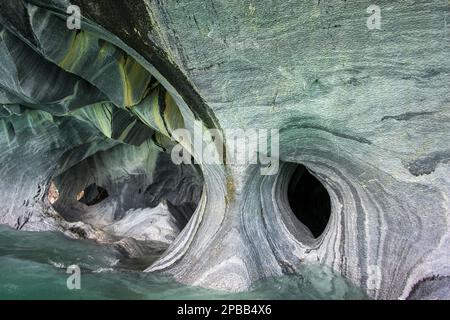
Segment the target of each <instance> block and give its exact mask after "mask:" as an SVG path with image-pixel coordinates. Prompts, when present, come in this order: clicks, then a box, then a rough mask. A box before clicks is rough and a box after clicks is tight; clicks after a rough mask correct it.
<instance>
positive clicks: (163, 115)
mask: <svg viewBox="0 0 450 320" xmlns="http://www.w3.org/2000/svg"><path fill="white" fill-rule="evenodd" d="M72 3H74V4H77V5H79V6H80V8H81V11H82V14H83V19H84V20H83V31H81V33H79V34H78V35H76V34H75V31H68V30H67V29H66V28H65V21H64V17H65V8H66V7H67V5H68V4H69V2H68V1H63V0H52V1H40V0H27V1H12V0H7V1H3V2H2V3H1V5H0V9H1V11H0V12H1V13H0V23H1V25H2V26H3V27H2V29H1V32H0V36H1V39H2V41H1V42H0V70H2V73H1V75H0V99H1V101H0V103H1V108H0V128H1V130H2V131H3V133H4V134H3V135H2V136H1V138H0V150H1V156H0V159H1V160H2V163H3V166H2V167H1V169H0V178H1V181H2V185H1V192H0V202H1V203H2V204H3V206H2V207H1V208H0V222H1V223H4V224H9V225H11V226H14V227H16V228H18V229H24V230H48V229H51V230H60V229H63V231H65V232H68V233H70V227H68V225H70V224H71V223H74V222H70V221H66V220H65V219H63V215H64V214H63V211H64V209H61V210H58V211H61V215H62V216H61V215H60V214H59V213H58V212H55V211H54V210H52V208H51V207H50V206H49V205H48V203H46V202H45V196H46V191H47V189H48V187H49V185H50V182H51V180H52V179H53V178H56V177H58V176H59V177H64V176H67V178H66V179H61V180H62V182H61V183H62V185H64V183H68V184H69V187H61V188H62V189H61V190H62V194H63V198H62V201H64V199H66V197H67V198H70V199H71V201H72V202H75V201H74V196H75V195H76V194H77V192H79V191H81V190H82V188H84V187H86V186H87V185H88V184H90V183H91V182H92V181H88V179H86V180H84V181H80V182H79V183H78V182H77V183H74V186H76V190H70V183H73V181H75V180H74V178H73V177H70V176H71V175H75V176H76V175H78V174H79V173H80V172H84V171H86V170H89V169H92V170H94V171H95V172H97V173H98V177H96V180H98V179H100V178H101V179H105V180H107V181H108V185H111V186H114V185H115V186H116V187H115V188H116V189H117V194H116V193H115V192H113V194H114V195H113V196H112V197H111V199H110V200H109V202H105V203H104V204H103V205H100V207H106V205H107V204H108V203H109V204H111V203H114V205H115V207H110V209H108V210H109V211H108V210H107V209H106V208H104V209H105V211H104V216H102V215H101V213H100V211H98V213H97V212H95V213H94V214H92V213H91V215H90V217H91V218H93V219H94V220H95V219H98V220H101V219H100V218H104V221H107V222H108V223H112V222H114V220H121V219H122V218H123V217H124V216H125V219H127V218H126V217H127V215H126V213H127V212H128V210H130V209H132V208H144V207H145V206H148V203H146V202H145V201H148V199H150V198H152V199H160V198H161V197H160V196H155V194H154V193H153V192H154V191H155V190H160V191H161V193H160V195H163V194H164V195H166V197H169V196H168V194H169V192H167V190H168V188H167V187H165V188H164V187H158V186H164V181H165V179H162V180H159V179H158V181H160V183H157V184H156V185H153V187H152V188H150V190H152V195H153V197H149V196H150V195H149V194H148V193H147V194H145V193H144V195H142V199H140V197H139V196H136V197H131V196H130V195H131V194H133V195H136V189H139V187H140V186H141V185H142V186H145V185H146V186H148V185H149V184H150V185H151V184H152V183H153V182H154V181H153V178H152V177H153V176H154V175H156V174H157V172H158V170H161V169H164V168H166V166H169V167H170V165H169V164H168V162H164V163H165V164H166V165H164V164H163V165H162V166H156V165H153V166H148V163H147V162H145V161H143V158H140V157H139V156H138V155H137V154H136V153H134V151H133V150H135V149H139V150H141V152H142V153H143V154H146V153H149V154H152V155H153V156H152V160H151V161H150V162H151V163H153V164H154V163H155V161H156V159H157V158H158V157H159V156H158V157H156V155H157V154H160V153H162V151H163V150H164V149H167V148H168V147H170V146H171V143H173V142H170V140H169V138H170V136H171V134H172V130H173V129H176V128H178V127H185V128H187V129H189V130H190V131H193V130H194V126H195V124H194V121H193V120H194V119H197V120H201V121H202V125H203V126H204V127H206V128H219V129H226V128H244V129H246V128H265V129H279V130H280V139H281V141H280V145H281V150H280V162H281V166H280V170H279V172H278V174H277V175H275V176H261V175H260V170H259V169H260V168H259V167H258V166H256V165H254V166H252V165H249V166H241V167H238V166H233V165H226V166H212V165H201V171H202V173H201V175H202V176H203V183H204V185H203V193H202V195H201V198H200V195H199V189H200V188H201V187H199V181H200V180H201V179H200V178H199V175H195V174H191V173H186V174H187V176H189V177H190V178H189V179H188V180H189V181H190V182H189V183H188V184H187V185H186V186H185V187H179V186H180V185H182V184H181V181H183V179H182V178H183V176H184V174H178V173H176V174H175V175H174V178H173V179H172V180H171V179H170V178H169V177H168V180H169V181H172V182H170V183H169V186H172V187H173V189H174V190H177V188H178V187H179V189H178V190H185V191H186V190H191V189H190V187H189V186H190V185H192V186H193V187H192V188H193V189H192V190H193V191H192V190H191V191H189V192H187V191H186V192H183V193H182V194H183V196H181V198H180V199H179V201H178V203H177V205H182V204H183V202H184V203H185V204H187V203H192V202H193V198H195V199H194V200H197V201H199V202H198V206H197V209H196V210H195V213H194V214H193V215H192V217H190V220H189V223H188V224H187V226H186V227H185V228H184V229H183V231H181V233H180V234H179V235H178V236H177V238H176V239H175V240H174V242H173V243H172V245H171V246H170V247H169V249H168V250H167V251H166V252H165V254H164V255H163V256H162V257H161V258H160V259H159V260H158V261H156V262H155V263H154V264H153V265H152V266H150V267H149V268H148V269H147V271H149V272H159V273H163V274H168V275H171V276H173V277H175V278H176V279H178V280H179V281H181V282H184V283H188V284H194V285H200V286H204V287H211V288H217V289H224V290H231V291H238V290H245V289H248V288H249V287H250V285H251V284H252V283H253V282H255V281H256V280H258V279H261V278H263V277H267V276H276V275H282V274H286V273H291V272H300V270H301V266H302V265H303V264H312V263H315V264H317V263H318V264H322V265H325V266H327V267H330V268H331V269H332V270H334V271H335V272H338V273H340V274H342V275H343V276H345V277H347V278H348V279H350V280H351V281H353V282H354V283H355V284H357V285H358V286H360V287H361V288H363V289H364V290H365V291H366V292H367V293H368V294H369V295H370V296H371V297H373V298H379V299H397V298H402V299H404V298H408V297H409V296H410V295H411V296H410V297H411V298H416V299H420V298H427V297H433V298H450V297H449V296H448V290H445V289H444V285H443V284H445V283H447V282H448V281H446V280H439V279H447V278H448V276H450V251H449V247H450V237H449V236H450V232H449V222H448V221H449V203H448V195H449V186H450V181H449V173H450V172H449V167H448V161H449V159H450V151H449V150H450V149H449V144H448V136H449V133H450V121H449V116H450V111H449V110H450V108H449V107H450V93H449V86H448V83H450V82H449V80H450V72H449V57H450V47H449V46H450V43H449V37H450V35H449V30H448V28H447V21H448V14H449V2H448V1H445V0H436V1H419V0H418V1H378V3H377V4H378V5H379V6H380V8H381V15H382V24H381V30H369V29H368V28H367V26H366V20H367V18H368V16H369V14H368V13H367V12H366V9H367V7H368V5H369V4H368V2H367V1H362V0H357V1H352V2H348V1H338V0H335V1H309V2H306V1H276V0H267V1H250V0H248V1H247V0H244V1H239V2H236V1H225V0H209V1H203V0H189V1H188V0H180V1H150V0H129V1H123V2H122V1H117V2H111V1H106V0H105V1H103V0H101V1H87V0H73V1H72ZM38 7H39V8H42V9H39V8H38ZM50 30H51V31H50ZM80 43H84V44H86V46H84V47H83V46H82V45H81V44H80ZM102 48H103V50H104V52H102V51H101V50H102ZM102 53H103V55H102ZM127 66H128V67H127ZM129 66H132V67H129ZM155 81H157V82H159V83H160V85H161V86H159V85H158V84H157V83H156V87H153V86H152V84H155ZM163 87H164V89H163ZM166 90H167V92H166ZM169 94H170V95H169ZM159 97H161V99H157V98H159ZM161 101H164V106H166V108H164V107H161V103H162V102H161ZM155 132H156V134H155ZM186 147H188V146H186ZM119 149H120V151H118V150H119ZM101 152H105V153H106V155H109V156H111V159H110V161H111V162H110V163H106V162H105V161H100V160H101V159H102V155H101ZM192 153H193V156H194V157H198V150H192ZM130 158H132V160H131V161H128V160H129V159H130ZM296 163H301V164H304V165H305V166H306V167H307V168H308V169H309V170H311V172H313V173H314V175H315V176H316V177H317V178H318V179H319V180H320V181H321V182H322V183H323V184H324V186H325V187H326V188H327V190H328V192H329V194H330V198H331V203H332V212H331V218H330V221H329V223H328V225H327V227H326V229H325V231H324V233H323V234H322V235H321V236H320V237H319V238H317V239H314V238H313V237H312V236H311V233H310V232H309V230H308V229H307V227H306V226H304V225H302V224H301V223H300V222H299V221H298V220H296V218H295V216H294V214H293V213H292V211H291V209H290V207H289V203H288V200H287V187H288V183H289V180H290V177H291V175H292V173H293V170H294V169H295V164H296ZM121 170H122V173H123V174H121V173H119V172H120V171H121ZM136 170H137V171H138V174H134V173H136ZM174 172H175V171H174ZM180 172H183V170H180ZM190 172H192V171H190ZM128 177H129V178H130V181H129V182H126V183H125V182H124V180H123V179H127V178H128ZM177 177H178V178H177ZM194 177H196V178H194ZM57 179H58V178H57ZM124 186H125V187H124ZM122 192H123V193H122ZM127 192H129V193H127ZM157 193H158V192H157ZM193 194H194V195H196V196H193ZM172 198H176V197H175V196H173V195H172ZM198 198H200V199H198ZM130 199H133V200H130ZM130 201H131V202H133V201H137V202H139V201H141V202H140V203H130ZM64 206H65V207H67V204H66V205H64ZM64 206H63V207H64ZM122 206H123V207H122ZM153 206H154V204H153ZM111 208H113V209H111ZM118 208H119V209H118ZM102 210H103V209H102ZM143 210H146V209H143ZM93 212H94V211H93ZM178 216H179V217H180V215H178ZM81 220H83V219H81ZM186 220H187V219H186ZM90 221H91V224H92V225H93V226H94V227H93V228H96V230H97V229H98V230H97V231H96V232H101V233H102V234H103V232H105V231H104V230H103V229H102V228H103V227H104V225H105V223H106V222H104V223H100V222H99V221H96V222H92V220H90ZM75 223H78V224H80V223H81V224H82V223H85V222H83V221H77V222H75ZM119 223H120V222H119ZM72 233H73V232H72ZM109 236H111V235H108V236H105V237H106V238H107V237H109ZM92 237H93V238H95V237H96V234H95V232H93V236H92ZM98 237H100V236H98ZM130 243H131V242H130ZM136 251H138V250H136ZM426 279H437V280H426Z"/></svg>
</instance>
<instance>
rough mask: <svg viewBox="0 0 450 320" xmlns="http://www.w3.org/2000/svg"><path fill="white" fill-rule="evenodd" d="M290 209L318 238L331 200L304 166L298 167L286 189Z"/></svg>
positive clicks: (324, 225) (325, 190) (326, 222)
mask: <svg viewBox="0 0 450 320" xmlns="http://www.w3.org/2000/svg"><path fill="white" fill-rule="evenodd" d="M288 199H289V204H290V206H291V209H292V211H293V213H294V214H295V216H296V217H297V219H298V220H299V221H300V222H301V223H303V224H304V225H305V226H306V227H307V228H308V229H309V230H310V231H311V233H312V234H313V236H314V238H318V237H320V235H322V233H323V232H324V231H325V228H326V226H327V224H328V221H329V219H330V215H331V200H330V196H329V194H328V191H327V189H326V188H325V187H324V185H323V184H322V183H321V182H320V181H319V180H318V179H317V178H316V177H315V176H314V175H313V174H311V172H310V171H309V170H308V169H307V168H306V167H305V166H304V165H301V164H300V165H298V166H297V168H296V169H295V172H294V174H293V175H292V178H291V181H290V183H289V189H288Z"/></svg>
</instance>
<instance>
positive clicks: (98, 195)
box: [78, 183, 109, 206]
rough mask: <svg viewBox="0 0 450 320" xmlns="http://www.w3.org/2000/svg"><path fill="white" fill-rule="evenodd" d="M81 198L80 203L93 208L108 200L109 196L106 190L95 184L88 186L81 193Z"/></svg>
mask: <svg viewBox="0 0 450 320" xmlns="http://www.w3.org/2000/svg"><path fill="white" fill-rule="evenodd" d="M79 197H80V198H79V200H78V201H80V202H81V203H84V204H85V205H88V206H93V205H96V204H98V203H100V202H102V201H103V200H105V199H106V198H108V197H109V194H108V191H107V190H106V189H105V188H103V187H100V186H98V185H97V184H95V183H93V184H90V185H89V186H87V187H86V189H84V190H83V191H82V192H81V193H80V195H79Z"/></svg>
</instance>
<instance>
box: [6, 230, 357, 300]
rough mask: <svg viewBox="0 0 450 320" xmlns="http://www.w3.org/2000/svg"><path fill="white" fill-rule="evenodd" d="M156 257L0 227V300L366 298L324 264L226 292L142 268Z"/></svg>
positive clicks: (53, 235) (56, 234) (61, 236)
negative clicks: (71, 281)
mask: <svg viewBox="0 0 450 320" xmlns="http://www.w3.org/2000/svg"><path fill="white" fill-rule="evenodd" d="M156 258H157V257H149V258H148V259H147V260H133V259H126V260H124V259H123V258H121V256H120V255H119V254H118V253H117V252H116V251H115V250H114V249H112V248H107V247H104V246H100V245H97V244H95V243H92V242H88V241H80V240H73V239H69V238H66V237H65V236H63V235H62V234H59V233H50V232H44V233H31V232H19V231H16V230H11V229H9V228H6V227H1V226H0V299H365V296H364V295H363V294H362V293H361V292H360V290H358V289H357V288H355V287H354V286H352V285H350V284H349V283H348V282H347V281H345V280H344V279H342V278H340V277H337V276H336V275H333V274H332V273H330V272H328V271H326V270H325V269H323V268H320V267H309V268H305V270H304V272H303V275H302V276H284V277H280V278H273V279H267V280H264V281H261V282H259V283H256V284H255V286H254V287H253V288H252V289H251V290H250V291H249V292H245V293H237V294H227V293H223V292H217V291H212V290H206V289H202V288H197V287H190V286H185V285H181V284H179V283H177V282H175V281H173V280H171V279H170V278H166V277H161V276H156V275H152V274H148V273H144V272H142V270H143V269H145V268H146V267H147V266H148V265H149V264H150V263H151V262H152V260H154V259H156ZM73 264H76V265H79V266H80V269H81V289H80V290H69V289H68V288H67V285H66V281H67V278H68V277H69V276H70V274H67V273H66V270H67V267H68V266H70V265H73Z"/></svg>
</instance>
